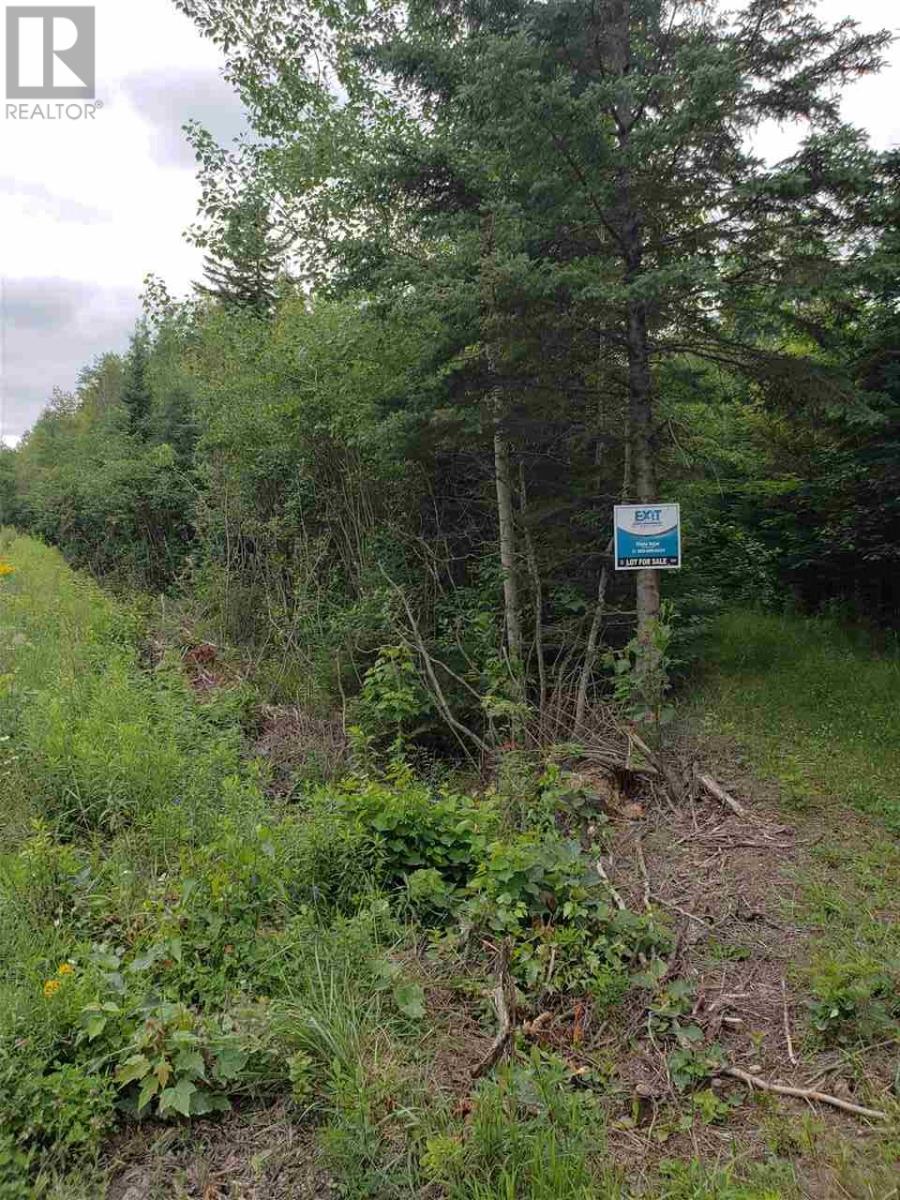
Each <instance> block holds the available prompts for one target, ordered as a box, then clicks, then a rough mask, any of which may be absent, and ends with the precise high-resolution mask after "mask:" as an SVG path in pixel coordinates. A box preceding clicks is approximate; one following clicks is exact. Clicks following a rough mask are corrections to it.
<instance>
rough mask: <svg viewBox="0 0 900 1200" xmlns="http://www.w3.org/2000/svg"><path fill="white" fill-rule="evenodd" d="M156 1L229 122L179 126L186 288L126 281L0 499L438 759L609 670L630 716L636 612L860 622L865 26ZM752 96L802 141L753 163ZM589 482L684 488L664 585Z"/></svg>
mask: <svg viewBox="0 0 900 1200" xmlns="http://www.w3.org/2000/svg"><path fill="white" fill-rule="evenodd" d="M179 6H180V7H182V8H184V9H185V10H186V11H187V12H188V13H189V14H190V15H191V16H192V17H193V18H194V19H195V20H196V21H197V22H198V24H199V25H200V27H201V28H202V29H203V30H204V32H206V33H207V34H209V36H211V37H213V38H214V39H216V40H217V41H218V42H220V43H221V44H222V45H223V47H224V49H225V52H226V57H227V59H228V64H229V65H228V71H229V76H230V78H231V79H232V80H233V82H234V83H235V85H236V86H237V87H238V88H239V90H240V92H241V95H242V97H243V99H244V102H245V104H246V106H247V110H248V114H249V119H250V123H251V126H252V129H253V131H254V132H253V135H252V136H251V137H250V138H249V139H248V140H247V141H246V142H244V143H242V144H241V145H239V146H237V147H236V148H234V149H233V150H231V151H226V150H223V149H221V148H219V147H216V146H215V145H214V144H213V143H212V142H211V140H210V139H209V137H208V136H207V135H206V134H205V133H204V131H203V130H201V129H199V128H194V129H193V131H192V137H193V140H194V144H195V148H196V150H197V153H198V159H199V162H200V172H201V179H202V183H203V196H204V201H203V212H202V222H201V225H200V226H199V227H198V229H196V230H195V231H194V236H195V237H196V239H197V240H198V241H199V242H200V243H201V244H202V245H204V246H205V248H206V251H207V255H208V257H207V281H206V284H205V286H204V287H203V288H202V289H201V290H199V291H198V295H197V297H196V298H194V299H191V300H187V301H184V302H178V303H176V302H173V301H172V300H171V299H170V298H169V296H168V295H167V294H166V292H165V289H164V288H163V287H161V286H160V285H159V284H153V286H152V287H151V288H150V289H149V291H148V296H147V312H146V318H145V320H144V321H143V322H142V324H141V326H140V328H139V329H138V330H137V331H136V333H135V337H134V339H133V342H132V345H131V349H130V351H129V353H128V354H127V355H125V356H123V357H117V356H115V355H108V356H105V357H104V358H102V359H101V360H99V361H98V362H96V363H94V364H93V365H92V366H90V367H89V368H88V369H87V370H86V371H85V372H84V373H83V375H82V377H81V379H80V381H79V384H78V387H77V389H76V391H75V393H74V394H72V395H68V394H65V395H64V394H61V393H60V394H57V395H56V396H55V397H54V399H53V400H52V402H51V403H50V405H49V406H48V408H47V410H46V411H45V413H44V415H43V416H42V417H41V419H40V420H39V421H38V422H37V424H36V425H35V427H34V429H33V430H32V431H31V433H30V434H29V435H28V436H27V438H26V439H25V441H24V442H23V444H22V446H21V447H20V449H19V450H18V451H16V452H15V453H12V452H4V453H3V454H2V456H0V516H2V519H3V520H4V521H6V522H13V523H15V524H17V525H19V526H20V527H22V528H25V529H28V530H29V531H32V532H34V533H37V534H39V535H41V536H42V537H44V538H46V539H47V540H49V541H52V542H54V543H55V544H57V545H59V546H60V547H61V548H62V549H63V550H64V551H65V553H66V554H67V555H68V556H69V557H70V559H72V560H73V561H74V562H76V563H78V564H79V565H87V566H89V567H90V568H91V569H93V570H94V571H96V572H97V573H98V574H101V575H105V576H113V577H116V578H117V579H119V580H121V581H123V582H125V583H127V584H128V585H129V586H135V587H138V588H141V589H144V590H147V589H149V590H152V591H160V590H166V591H175V592H183V593H188V594H190V595H191V596H192V597H193V598H194V601H195V603H196V605H197V606H198V609H199V610H200V611H202V613H203V614H204V615H205V618H206V620H207V621H208V622H209V624H210V627H211V628H212V629H213V631H214V633H215V635H216V636H220V637H221V638H223V639H227V640H229V641H232V642H240V643H242V644H244V645H246V646H248V647H249V648H251V649H252V650H253V651H254V653H255V655H256V656H257V658H258V659H261V660H265V661H266V662H267V663H268V664H269V665H270V667H271V670H270V671H269V672H268V678H269V679H270V681H271V683H272V687H273V688H274V689H275V690H276V691H278V692H281V693H284V694H287V695H290V696H291V697H293V698H296V697H298V696H299V697H302V698H303V699H304V700H305V701H306V702H319V703H322V704H332V703H334V702H335V701H336V700H338V699H339V698H340V697H341V696H342V695H343V696H344V698H345V700H346V697H347V696H348V695H355V694H357V693H358V694H359V695H360V697H361V699H360V701H359V703H361V704H363V705H368V707H369V712H370V717H372V720H373V721H374V723H375V725H376V726H377V725H378V724H379V723H380V727H381V728H382V730H383V731H384V732H385V733H390V732H402V731H406V732H409V731H411V730H417V731H419V730H427V729H429V728H433V729H440V730H442V731H443V735H444V736H452V737H453V738H454V740H456V741H457V742H458V743H459V744H460V745H461V746H463V747H465V748H466V750H467V752H469V753H475V752H478V751H481V750H483V749H484V747H485V746H486V745H489V744H493V743H496V742H497V741H498V740H502V739H503V738H504V737H507V736H509V734H510V732H511V731H512V732H513V733H514V732H515V730H516V728H517V727H518V726H520V725H521V724H522V723H523V722H526V721H528V720H530V718H531V717H532V716H533V715H534V714H538V715H539V716H540V717H541V719H542V720H543V722H544V723H545V725H546V726H547V727H548V728H550V729H553V730H558V728H559V727H560V726H567V727H571V725H572V722H573V720H576V719H580V718H581V717H583V716H584V712H585V709H586V706H587V705H588V704H589V702H590V700H591V697H592V696H593V695H595V693H596V689H597V687H598V686H601V687H602V686H606V684H605V683H604V680H606V679H608V678H609V676H610V675H611V674H613V672H611V671H610V670H609V668H610V667H613V666H614V667H615V672H614V673H615V678H616V679H617V681H618V682H617V687H618V690H619V692H620V696H621V697H623V698H624V699H626V700H627V701H628V702H630V703H632V704H633V706H635V711H638V710H639V709H641V708H642V707H643V709H645V710H646V711H648V712H651V713H652V715H653V716H654V719H658V718H659V715H660V709H659V703H658V701H659V693H660V689H661V688H662V687H663V684H662V683H661V682H660V678H661V669H662V668H665V666H666V658H667V657H668V656H669V653H670V651H669V639H670V636H671V627H672V625H673V621H672V613H673V611H674V612H675V613H677V614H678V615H679V617H680V620H678V621H676V622H675V626H676V627H677V628H678V629H679V630H680V631H682V632H684V631H686V630H689V629H690V628H691V626H692V623H693V622H694V620H695V619H696V618H699V617H702V616H703V615H704V614H705V613H707V612H708V611H709V610H710V609H713V608H715V607H718V606H721V605H722V604H725V603H730V602H735V601H740V602H742V603H747V602H750V603H756V604H761V605H766V606H776V607H777V606H784V605H794V604H798V603H799V604H801V605H802V606H804V607H806V608H808V609H810V610H819V609H822V608H830V609H837V610H839V611H845V612H847V613H849V614H851V615H854V616H861V617H865V618H869V619H872V620H875V621H878V622H881V623H888V622H892V621H896V617H897V611H898V608H897V599H898V597H897V586H898V583H897V581H898V559H900V549H898V547H900V316H898V308H897V299H898V285H897V279H898V271H897V266H898V235H897V227H898V223H897V217H898V198H900V191H898V178H900V174H898V168H900V157H898V155H897V154H896V153H890V154H879V153H876V152H875V151H874V150H872V149H871V147H869V146H868V144H867V142H866V139H865V137H864V136H863V135H862V134H861V133H860V132H859V131H856V130H852V129H849V128H847V127H846V126H844V125H843V124H842V123H841V122H840V119H839V115H838V100H837V97H838V93H839V90H840V87H841V86H842V85H843V84H845V83H846V82H848V81H850V80H851V79H853V78H855V77H857V76H858V75H860V74H863V73H866V72H868V71H871V70H874V69H876V68H877V66H878V63H879V59H880V54H881V52H882V50H883V48H884V46H885V45H886V42H887V38H886V36H885V35H863V34H861V33H860V32H859V30H858V29H857V28H856V27H855V26H854V25H853V23H852V22H842V23H841V24H840V25H838V26H836V27H830V26H826V25H824V24H822V23H820V22H819V21H818V20H817V19H816V18H815V15H814V13H813V12H812V11H811V10H810V6H809V5H806V4H802V3H787V4H786V3H784V2H783V0H778V2H777V3H776V2H775V0H753V2H751V3H750V4H749V5H747V6H746V7H745V9H744V10H743V11H742V12H741V13H740V14H737V15H736V16H732V17H731V18H728V19H726V18H725V17H723V16H722V15H721V14H718V13H717V12H716V11H715V6H714V5H688V6H679V5H673V4H671V3H668V2H664V0H640V2H634V3H631V4H625V3H622V2H620V0H603V2H600V3H597V2H593V3H586V2H585V0H555V2H554V3H526V2H521V0H479V2H478V3H465V2H462V0H460V2H457V3H441V4H434V3H428V4H424V3H421V4H420V3H418V2H416V0H409V2H407V3H405V4H403V5H394V6H391V5H387V6H384V5H382V6H377V10H378V11H377V13H376V12H372V11H370V10H369V7H368V6H366V5H361V4H355V3H350V2H349V0H347V2H346V3H338V4H333V3H331V4H328V5H318V4H316V3H314V2H313V0H275V2H269V0H267V2H266V3H265V4H262V3H257V4H250V5H248V4H247V3H240V4H239V3H237V2H232V0H180V3H179ZM311 49H314V50H315V54H313V53H311V52H310V51H311ZM771 119H775V120H778V121H781V122H783V123H790V122H802V124H803V126H804V131H805V134H806V136H805V140H804V141H803V142H802V144H801V145H800V147H799V149H798V150H797V152H796V153H795V154H794V155H793V156H792V157H790V158H789V159H787V160H786V161H784V162H781V163H779V164H776V165H774V166H772V165H767V164H766V163H765V162H763V161H762V160H761V159H760V158H759V157H757V156H755V155H754V154H753V153H752V152H751V150H750V149H749V146H750V139H751V137H752V136H753V135H754V134H755V133H756V132H757V131H758V129H759V127H760V125H761V124H762V123H763V122H765V121H767V120H771ZM622 498H624V499H635V500H651V499H665V500H680V501H681V503H682V507H683V517H684V525H685V554H686V566H685V569H684V570H683V571H682V572H681V573H680V574H679V575H678V576H677V577H676V576H675V575H674V573H673V574H671V575H669V576H668V577H667V578H666V579H665V580H664V581H663V582H664V596H665V597H667V598H668V599H669V600H671V601H672V604H673V605H674V609H673V608H671V607H667V606H666V605H663V607H662V609H660V606H659V594H658V585H659V579H658V577H657V576H656V575H655V574H654V573H639V575H638V587H637V591H636V595H635V592H634V583H633V580H632V578H631V577H630V576H627V577H625V576H616V575H615V574H614V573H613V572H612V570H611V566H612V564H611V558H610V553H609V549H610V547H609V539H610V534H611V516H612V506H613V504H614V503H616V502H617V501H618V500H620V499H622ZM636 615H637V618H638V627H639V638H640V640H639V641H636V642H635V641H632V640H631V638H632V634H633V632H634V629H635V616H636ZM642 644H643V647H644V649H645V650H646V647H647V646H648V645H652V646H653V647H654V648H655V649H654V655H652V656H650V658H649V659H648V658H647V657H646V656H644V657H643V658H642ZM613 652H615V654H616V656H617V657H616V661H615V663H613V662H612V660H611V659H610V657H609V656H610V654H612V653H613ZM648 661H649V662H650V664H651V668H652V669H651V670H650V672H649V674H648V669H647V665H646V664H647V662H648ZM642 662H643V664H644V666H643V668H642V666H641V663H642ZM616 664H617V665H616ZM662 674H664V670H663V671H662Z"/></svg>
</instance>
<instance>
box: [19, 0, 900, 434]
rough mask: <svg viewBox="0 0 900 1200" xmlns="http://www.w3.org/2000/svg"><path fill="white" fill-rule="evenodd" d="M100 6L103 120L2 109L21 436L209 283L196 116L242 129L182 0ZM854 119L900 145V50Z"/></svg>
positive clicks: (838, 7) (831, 3) (856, 10)
mask: <svg viewBox="0 0 900 1200" xmlns="http://www.w3.org/2000/svg"><path fill="white" fill-rule="evenodd" d="M57 2H59V0H57ZM16 3H17V4H18V5H23V4H34V5H35V6H36V7H38V6H39V5H37V4H36V2H35V0H16ZM95 6H96V10H97V97H98V99H101V100H102V101H103V109H102V111H101V112H98V113H97V116H96V119H95V120H93V121H79V122H73V121H61V122H39V121H30V122H20V121H14V120H10V119H9V118H7V117H6V116H5V107H4V109H3V115H0V281H2V283H0V286H2V313H0V334H2V337H0V351H2V359H0V384H2V393H0V394H2V399H0V430H2V433H3V434H4V435H5V436H7V437H11V438H14V437H16V436H18V435H20V434H21V433H23V432H24V431H25V430H26V429H27V428H28V427H29V426H30V425H31V424H32V423H33V421H34V419H35V417H36V416H37V415H38V413H39V412H40V410H41V407H42V406H43V404H44V403H45V402H46V400H47V399H48V397H49V395H50V393H51V391H52V389H53V388H54V387H55V386H58V387H62V388H71V387H72V386H73V384H74V382H75V378H76V375H77V373H78V371H79V369H80V368H81V367H82V366H83V365H85V364H86V363H88V362H90V361H91V360H92V359H93V358H94V356H95V355H97V354H100V353H102V352H103V351H105V350H122V349H124V348H125V346H126V345H127V342H128V335H129V332H130V330H131V328H132V327H133V324H134V321H135V318H136V317H137V315H138V312H139V300H138V297H139V294H140V291H141V285H142V281H143V279H144V276H145V275H146V274H147V273H148V272H151V271H152V272H153V273H155V274H157V275H160V276H162V277H163V278H164V279H165V280H166V282H167V283H168V285H169V288H170V290H172V291H173V292H175V293H176V294H179V293H184V292H186V291H188V290H189V288H190V286H191V284H192V282H193V281H194V280H195V279H197V278H198V277H199V275H200V272H201V266H200V255H199V253H198V251H196V250H194V249H193V248H192V247H190V246H188V245H187V243H186V242H185V241H184V239H183V236H182V235H183V231H184V229H185V228H186V227H187V226H188V225H189V224H190V223H191V221H192V220H193V219H194V215H195V209H196V200H197V187H196V183H195V179H194V169H193V160H192V156H191V154H190V151H189V150H188V148H187V146H186V145H185V143H184V139H183V135H182V134H181V126H182V125H183V124H184V122H185V121H187V120H188V119H189V118H191V117H196V118H198V119H199V120H201V121H202V122H203V123H204V124H206V125H207V126H208V127H209V128H211V129H212V131H213V132H214V133H215V134H216V135H217V136H218V137H219V139H220V140H221V141H228V140H230V138H231V137H233V136H234V135H235V134H236V133H237V132H238V130H239V129H240V127H241V113H240V108H239V106H238V103H237V101H236V99H235V97H234V95H233V94H232V92H231V90H230V89H229V88H228V86H227V85H226V84H225V83H224V82H223V81H222V79H221V77H220V69H221V60H220V57H219V54H218V52H217V51H216V49H215V48H214V47H213V46H211V45H210V44H209V43H208V42H205V41H204V40H203V39H202V38H201V37H200V36H199V35H198V34H197V33H196V31H195V29H194V27H193V25H192V24H191V23H190V21H188V20H187V18H185V17H183V16H182V15H181V14H180V13H178V12H176V11H175V9H174V6H173V5H172V3H171V0H95ZM4 7H5V6H4ZM820 10H821V12H822V13H823V14H824V15H826V16H827V17H829V18H832V19H839V18H841V17H844V16H848V15H852V16H853V17H855V18H856V19H857V20H858V21H860V22H861V23H862V24H863V25H864V26H865V27H867V28H879V27H888V28H893V29H895V30H900V6H898V2H897V0H856V3H855V4H850V3H849V0H821V3H820ZM3 25H5V21H4V22H3ZM3 37H5V33H4V30H3V27H2V26H0V39H2V38H3ZM3 61H5V53H4V49H3V47H0V62H3ZM844 114H845V117H846V118H847V119H848V120H850V121H852V122H853V123H854V124H858V125H862V126H865V127H866V128H867V129H868V130H869V131H870V133H871V136H872V139H873V141H874V143H875V144H876V145H878V146H880V147H887V146H891V145H897V144H900V47H898V46H895V47H894V48H893V50H892V52H891V62H890V66H889V67H888V68H887V69H886V70H885V72H884V73H883V74H882V75H881V76H879V77H877V78H875V79H870V80H864V81H862V82H861V83H858V84H856V85H855V86H854V87H853V88H852V89H850V90H849V91H848V93H847V96H846V100H845V104H844ZM795 136H796V135H795V134H794V133H793V132H792V131H790V130H778V129H771V130H767V131H766V132H765V135H764V137H763V140H762V146H763V148H764V150H765V152H766V153H767V154H770V155H771V156H772V157H778V156H780V155H781V154H783V153H787V152H789V151H790V148H791V146H792V144H793V142H794V140H795Z"/></svg>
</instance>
